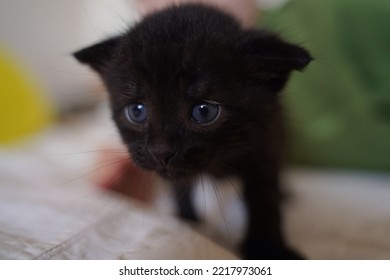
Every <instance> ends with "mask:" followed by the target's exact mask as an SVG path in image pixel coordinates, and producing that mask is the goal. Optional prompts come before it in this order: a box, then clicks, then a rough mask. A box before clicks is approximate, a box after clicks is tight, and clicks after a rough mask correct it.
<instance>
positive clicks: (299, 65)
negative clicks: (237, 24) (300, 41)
mask: <svg viewBox="0 0 390 280" xmlns="http://www.w3.org/2000/svg"><path fill="white" fill-rule="evenodd" d="M241 51H242V53H243V55H244V56H245V57H247V58H248V61H249V62H250V64H252V65H253V66H254V67H256V66H257V68H258V71H261V72H264V73H263V74H266V73H269V74H270V76H278V75H281V76H283V75H288V74H289V73H290V72H291V71H293V70H298V71H301V70H303V69H304V68H305V67H306V65H307V64H309V62H310V61H311V60H312V57H311V56H310V54H309V53H308V52H307V51H306V50H305V49H303V48H301V47H299V46H297V45H293V44H289V43H286V42H284V41H283V40H281V39H280V38H279V37H278V36H276V35H274V34H270V33H267V32H264V31H256V30H251V31H248V32H247V33H246V34H245V37H244V39H243V41H242V42H241ZM265 76H267V75H265Z"/></svg>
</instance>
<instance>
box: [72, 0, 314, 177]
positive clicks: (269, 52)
mask: <svg viewBox="0 0 390 280" xmlns="http://www.w3.org/2000/svg"><path fill="white" fill-rule="evenodd" d="M75 57H76V58H77V59H78V60H79V61H80V62H82V63H86V64H88V65H89V66H91V67H92V68H93V69H94V70H95V71H97V72H98V73H99V74H100V75H101V77H102V79H103V80H104V82H105V84H106V86H107V88H108V90H109V92H110V99H111V107H112V112H113V118H114V121H115V122H116V124H117V126H118V128H119V131H120V133H121V136H122V138H123V141H124V143H125V144H126V145H127V146H128V149H129V151H130V154H131V156H132V159H133V160H134V162H135V163H136V164H137V165H139V166H140V167H142V168H144V169H148V170H154V171H156V172H157V173H159V174H160V175H162V176H164V177H168V178H181V177H187V176H193V175H196V174H198V173H200V172H203V171H207V170H209V169H210V168H214V167H215V166H216V165H218V164H224V161H226V162H227V161H228V160H229V158H234V157H235V156H238V155H239V154H242V153H243V152H244V151H248V152H250V149H251V146H253V142H256V141H257V142H258V143H261V137H262V136H261V133H266V132H265V131H266V130H268V129H269V128H268V126H269V125H268V124H269V123H272V121H273V119H274V118H275V115H277V114H278V113H277V108H278V106H277V105H278V101H277V99H278V98H277V93H278V92H279V91H280V90H281V89H282V88H283V86H284V84H285V83H286V81H287V79H288V76H289V74H290V72H291V71H293V70H301V69H303V68H304V67H305V66H306V65H307V64H308V63H309V61H310V60H311V58H310V55H309V54H308V53H307V52H306V51H305V50H304V49H302V48H300V47H298V46H295V45H291V44H288V43H285V42H283V41H282V40H281V39H279V38H278V37H277V36H275V35H272V34H269V33H266V32H264V31H259V30H254V29H243V28H242V27H241V26H240V25H239V24H238V23H237V21H236V20H234V19H233V18H232V17H230V16H229V15H226V14H225V13H222V12H220V11H218V10H215V9H213V8H210V7H205V6H201V5H184V6H178V7H171V8H168V9H166V10H163V11H161V12H158V13H156V14H153V15H150V16H147V17H146V18H144V20H143V21H141V22H140V23H138V24H136V25H135V26H134V27H133V28H131V29H130V30H129V31H128V32H127V33H125V34H123V35H121V36H118V37H115V38H112V39H109V40H106V41H104V42H101V43H99V44H96V45H93V46H91V47H88V48H85V49H83V50H81V51H78V52H76V53H75ZM261 131H263V132H261ZM257 138H260V139H257Z"/></svg>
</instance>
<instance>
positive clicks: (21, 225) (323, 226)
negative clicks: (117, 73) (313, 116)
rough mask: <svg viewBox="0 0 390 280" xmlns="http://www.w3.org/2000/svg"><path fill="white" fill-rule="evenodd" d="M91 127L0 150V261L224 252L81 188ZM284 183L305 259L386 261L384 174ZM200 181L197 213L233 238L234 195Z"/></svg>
mask: <svg viewBox="0 0 390 280" xmlns="http://www.w3.org/2000/svg"><path fill="white" fill-rule="evenodd" d="M88 123H90V122H88ZM100 133H101V131H100V130H99V129H98V130H95V131H94V130H90V129H89V130H86V129H85V126H83V125H80V126H76V127H72V129H71V131H70V130H69V129H65V130H58V129H56V130H54V131H52V132H50V133H48V134H47V135H45V136H44V137H42V138H40V139H38V140H37V141H36V142H35V143H34V144H33V145H29V146H28V147H26V148H24V149H20V150H18V151H4V150H3V151H1V150H0V258H1V259H230V258H234V256H233V255H232V254H231V253H229V252H228V251H227V250H225V249H222V248H221V247H220V246H218V245H216V244H215V243H214V242H212V241H210V239H208V238H207V237H205V236H204V235H203V234H208V233H213V232H214V230H213V229H212V226H211V225H207V226H206V227H204V228H203V229H202V230H199V231H200V232H201V234H199V233H197V232H195V231H194V230H192V229H191V228H190V227H189V226H188V225H186V224H185V223H184V222H182V221H179V220H177V219H176V218H174V217H173V216H170V215H168V214H166V213H164V210H161V209H162V208H164V207H166V208H169V203H168V202H166V203H165V204H164V203H161V204H160V205H158V208H159V210H158V211H156V210H153V209H146V208H145V207H144V206H140V205H139V204H136V203H134V202H129V201H127V200H125V199H123V198H122V197H119V196H116V195H113V194H112V193H106V192H103V191H101V190H99V189H98V188H97V187H95V186H93V185H90V184H89V183H88V181H87V178H88V176H87V174H89V173H90V171H91V168H90V167H91V162H92V161H91V156H92V155H93V154H94V153H93V152H92V151H94V149H95V148H96V147H94V146H93V145H91V139H98V136H97V135H100ZM108 135H109V134H108ZM82 151H84V152H82ZM95 169H96V168H95ZM285 181H286V185H287V186H288V187H289V188H290V191H291V193H292V195H293V199H292V200H291V201H290V203H289V204H288V205H287V207H286V217H287V223H286V229H287V232H288V236H289V239H290V240H291V243H292V244H294V245H295V246H296V247H297V248H299V249H300V250H302V251H303V252H304V253H305V254H306V256H307V257H309V258H311V259H390V203H389V201H390V175H385V174H373V173H363V172H360V173H358V172H340V171H331V170H309V169H292V170H290V171H289V172H287V173H286V178H285ZM203 187H205V188H204V189H203V191H202V192H201V193H204V194H207V192H209V194H210V195H209V197H208V198H207V200H208V204H207V205H206V204H203V203H202V202H199V201H198V203H197V205H198V208H201V210H206V211H205V212H208V213H211V215H209V216H206V215H205V214H202V217H205V218H206V220H207V221H208V222H211V224H213V225H217V228H218V223H219V233H220V234H225V235H227V236H228V238H227V239H228V240H233V241H237V239H239V237H240V234H239V232H238V231H239V230H238V229H239V228H242V227H244V226H245V225H244V223H243V221H244V219H243V218H242V214H243V213H242V211H243V210H242V208H240V206H239V203H238V202H239V201H240V199H239V196H238V194H237V192H236V191H231V192H230V198H229V193H228V194H227V195H225V194H224V193H223V192H222V191H221V193H220V195H219V196H220V197H219V198H221V199H222V200H223V202H218V199H214V200H213V199H210V197H212V196H214V197H215V196H216V195H215V194H216V193H215V191H214V190H213V189H210V188H207V185H205V186H203ZM226 189H227V188H225V190H226ZM166 193H167V192H165V194H166ZM232 196H233V198H234V197H235V199H232V198H231V197H232ZM221 211H225V212H226V213H227V214H226V216H225V214H221V213H220V212H221ZM213 212H214V214H213ZM240 215H241V216H240ZM209 217H211V218H209ZM216 232H218V230H216ZM217 241H218V242H219V243H221V240H220V239H218V240H217Z"/></svg>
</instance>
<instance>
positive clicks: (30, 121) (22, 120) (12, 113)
mask: <svg viewBox="0 0 390 280" xmlns="http://www.w3.org/2000/svg"><path fill="white" fill-rule="evenodd" d="M52 120H53V110H52V108H51V107H50V105H49V104H48V102H47V100H45V98H44V94H43V90H42V89H41V88H40V87H39V86H38V85H37V83H36V81H34V79H33V78H32V77H31V75H29V73H28V71H26V70H25V69H24V68H23V67H22V66H20V63H18V61H17V60H16V59H15V58H14V57H13V56H12V55H11V54H10V53H9V52H5V51H4V49H0V145H2V144H11V143H13V142H15V141H17V140H20V139H22V138H24V137H26V136H29V135H31V134H33V133H36V132H38V131H40V130H41V129H43V128H44V127H46V126H47V125H48V124H49V123H50V122H51V121H52Z"/></svg>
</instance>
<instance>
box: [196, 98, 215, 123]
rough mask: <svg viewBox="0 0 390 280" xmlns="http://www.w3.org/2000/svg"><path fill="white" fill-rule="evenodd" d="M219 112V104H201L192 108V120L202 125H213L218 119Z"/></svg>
mask: <svg viewBox="0 0 390 280" xmlns="http://www.w3.org/2000/svg"><path fill="white" fill-rule="evenodd" d="M219 111H220V106H219V105H218V104H214V103H210V102H204V103H199V104H197V105H195V106H194V107H193V108H192V119H193V120H194V121H196V122H197V123H199V124H202V125H206V124H211V123H213V122H214V121H215V120H216V119H217V118H218V116H219Z"/></svg>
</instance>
